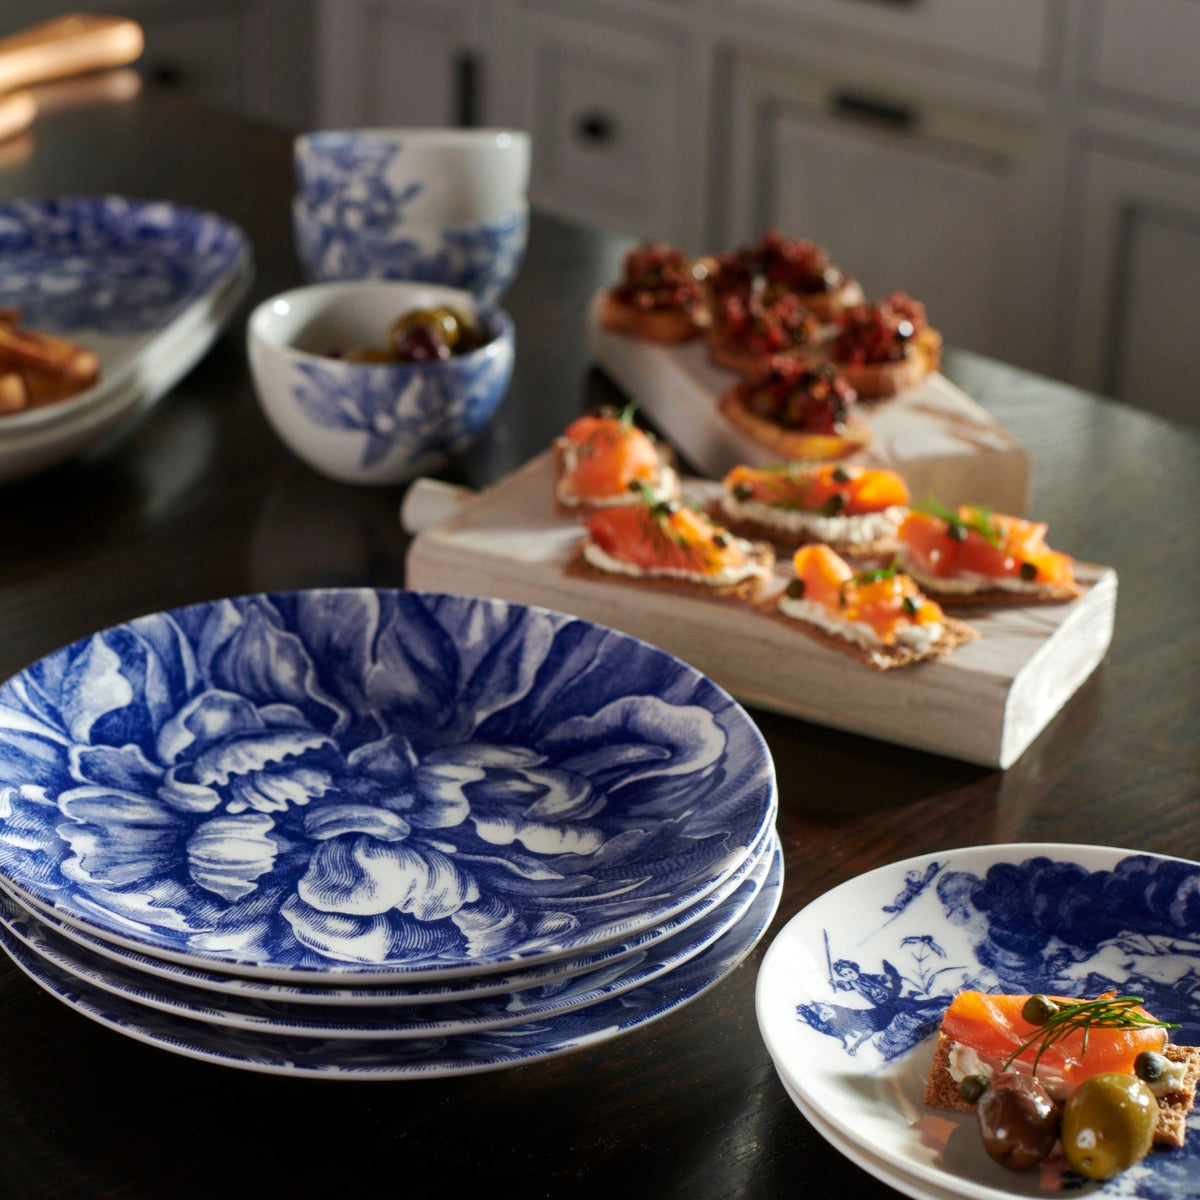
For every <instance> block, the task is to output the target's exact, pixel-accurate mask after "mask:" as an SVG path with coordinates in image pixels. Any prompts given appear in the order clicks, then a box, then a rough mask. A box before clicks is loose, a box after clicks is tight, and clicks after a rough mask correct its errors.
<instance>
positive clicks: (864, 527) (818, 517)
mask: <svg viewBox="0 0 1200 1200" xmlns="http://www.w3.org/2000/svg"><path fill="white" fill-rule="evenodd" d="M721 508H722V509H723V510H724V512H725V513H726V515H727V516H729V517H730V518H733V519H737V520H742V521H754V522H756V523H757V524H759V525H769V526H770V527H771V528H772V529H778V530H780V531H781V532H784V533H807V534H811V535H812V536H813V537H815V538H816V539H817V540H818V541H822V542H873V541H877V540H878V539H879V538H884V537H890V536H891V535H892V534H894V533H895V532H896V529H897V527H898V526H899V524H900V521H901V519H902V518H903V516H904V513H905V511H906V510H905V509H903V508H898V507H894V506H893V507H892V508H885V509H884V510H883V511H882V512H873V513H856V514H854V515H853V516H833V517H827V516H825V515H824V514H823V513H814V512H805V511H804V510H803V509H796V508H783V507H781V506H779V505H777V504H767V503H765V502H764V501H762V500H739V499H738V498H737V497H736V496H733V495H730V494H729V493H728V492H727V493H726V494H725V495H724V496H723V497H722V498H721Z"/></svg>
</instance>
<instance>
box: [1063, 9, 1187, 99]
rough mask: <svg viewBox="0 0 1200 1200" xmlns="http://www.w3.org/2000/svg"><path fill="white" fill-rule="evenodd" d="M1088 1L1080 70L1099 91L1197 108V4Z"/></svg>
mask: <svg viewBox="0 0 1200 1200" xmlns="http://www.w3.org/2000/svg"><path fill="white" fill-rule="evenodd" d="M1152 7H1153V20H1150V19H1148V17H1149V14H1148V13H1147V11H1146V9H1147V5H1146V3H1145V0H1094V3H1093V4H1092V5H1091V6H1089V7H1088V9H1087V15H1088V19H1089V24H1088V27H1087V41H1086V46H1087V51H1086V58H1085V64H1086V65H1085V70H1086V73H1087V78H1088V81H1089V82H1090V83H1092V84H1094V85H1097V86H1099V87H1101V88H1103V89H1105V90H1110V91H1115V92H1120V93H1123V94H1125V95H1128V96H1140V97H1143V98H1146V99H1150V100H1159V101H1162V102H1164V103H1166V104H1171V105H1173V106H1175V107H1177V108H1180V109H1181V110H1183V109H1191V110H1192V112H1191V114H1190V115H1191V116H1192V117H1194V116H1195V110H1197V109H1200V71H1198V70H1197V63H1198V61H1200V4H1197V3H1196V0H1154V4H1153V6H1152Z"/></svg>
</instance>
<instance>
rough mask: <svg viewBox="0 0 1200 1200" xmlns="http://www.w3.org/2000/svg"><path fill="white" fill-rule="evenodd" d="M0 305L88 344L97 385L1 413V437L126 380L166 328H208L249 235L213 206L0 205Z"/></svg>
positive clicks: (89, 201) (57, 417)
mask: <svg viewBox="0 0 1200 1200" xmlns="http://www.w3.org/2000/svg"><path fill="white" fill-rule="evenodd" d="M0 257H3V260H4V265H5V270H4V277H3V279H0V306H5V307H15V308H17V309H19V310H20V312H21V325H22V327H24V328H29V329H34V330H38V331H40V332H44V333H53V334H58V335H61V336H63V337H66V338H69V339H70V340H72V341H75V342H78V343H79V344H80V345H83V346H86V347H87V348H88V349H90V350H92V351H94V352H95V354H96V355H97V357H98V358H99V359H100V378H99V381H98V382H97V383H96V385H95V386H94V387H92V388H89V389H88V390H87V391H86V392H81V393H80V394H79V395H78V396H74V397H72V398H70V399H69V400H64V401H60V402H58V403H56V404H49V405H45V406H41V407H38V408H35V409H31V410H30V411H28V412H22V413H13V414H10V415H8V416H5V417H4V418H3V419H2V420H0V439H3V438H5V437H8V436H14V435H16V434H19V433H25V432H28V431H30V430H33V429H37V428H41V427H43V426H46V425H52V424H55V423H57V422H59V421H62V420H64V419H66V418H69V417H71V416H72V415H73V414H74V413H76V412H79V411H80V410H82V409H85V408H88V407H90V406H91V405H93V404H97V403H100V402H102V400H103V399H104V398H105V397H106V396H108V395H110V394H111V393H112V392H113V390H114V389H118V388H122V387H124V386H125V385H126V384H127V383H128V382H129V381H130V380H131V379H132V378H133V377H134V376H135V375H136V374H137V373H138V370H139V366H140V364H141V362H142V360H143V359H144V357H145V356H146V355H147V354H148V353H149V354H152V353H153V352H154V351H155V349H156V348H157V347H158V345H159V343H160V341H161V339H163V338H166V337H169V336H170V334H171V333H172V332H175V331H179V332H191V333H195V334H198V333H199V332H200V331H201V330H203V329H207V330H208V331H209V333H210V334H212V333H215V330H214V329H213V328H212V326H213V319H212V318H213V310H214V307H215V306H216V305H217V304H218V302H219V301H218V298H219V297H220V295H221V293H222V292H223V291H224V289H225V288H226V287H227V285H228V284H229V283H230V281H231V280H233V279H235V278H236V277H237V276H238V275H240V274H244V273H245V271H246V270H247V268H248V267H249V265H250V262H251V249H250V243H249V240H248V239H247V237H246V235H245V234H244V233H243V232H242V230H241V229H239V228H238V227H237V226H236V225H234V224H232V223H231V222H229V221H226V220H224V219H223V218H222V217H218V216H216V215H215V214H213V213H207V212H201V211H199V210H196V209H192V208H185V207H181V206H179V205H175V204H170V203H167V202H166V201H162V200H139V199H130V198H128V197H124V196H63V197H57V198H53V199H39V200H15V201H12V202H10V203H8V204H4V205H0Z"/></svg>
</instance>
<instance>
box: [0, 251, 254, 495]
mask: <svg viewBox="0 0 1200 1200" xmlns="http://www.w3.org/2000/svg"><path fill="white" fill-rule="evenodd" d="M253 278H254V270H253V267H252V266H251V265H250V264H248V263H247V264H246V265H245V266H244V268H243V269H242V270H240V271H239V272H238V273H237V274H236V275H235V276H234V277H233V278H232V279H230V280H229V281H228V282H226V283H225V285H224V286H223V287H222V288H221V289H220V291H219V292H218V293H216V294H215V295H214V296H213V297H212V303H211V305H208V304H205V305H204V306H202V307H203V313H204V319H203V320H199V319H195V318H196V316H197V314H195V313H191V314H189V315H188V317H187V318H185V319H183V320H181V321H179V322H178V324H177V325H176V326H175V327H173V328H172V329H171V330H170V331H169V332H168V333H166V334H164V335H163V336H162V337H161V338H159V339H157V340H156V341H155V343H154V345H153V346H150V347H147V348H146V351H145V353H144V354H142V355H141V356H139V358H138V360H137V362H136V364H135V365H134V369H133V370H132V371H130V372H126V373H125V374H124V376H123V378H124V382H123V383H120V384H119V385H118V386H112V385H111V384H108V385H106V386H105V387H104V389H103V391H101V392H97V393H96V394H95V396H94V397H93V399H92V401H90V402H89V403H87V404H86V405H84V406H82V407H75V406H74V405H75V401H74V400H72V401H67V402H64V403H63V404H61V405H58V404H56V405H48V406H47V407H46V408H45V409H38V410H36V411H37V412H38V413H42V412H45V413H47V414H48V415H49V414H50V413H51V411H52V410H57V409H59V408H62V409H64V411H63V413H61V414H57V415H56V417H55V419H54V420H52V421H44V422H42V423H40V424H37V425H33V426H32V427H28V428H21V429H15V430H8V429H7V427H6V426H5V422H6V421H7V420H8V418H0V482H6V481H10V480H15V479H21V478H24V477H26V476H28V475H32V474H34V473H35V472H37V471H41V470H45V469H47V468H49V467H53V466H57V465H58V464H59V463H62V462H66V461H67V460H68V459H70V458H74V457H76V456H81V455H84V456H86V455H90V454H92V453H93V452H102V451H103V450H104V449H105V448H106V447H107V446H108V445H110V444H111V443H112V442H113V441H114V440H115V439H117V438H119V437H121V436H123V434H124V433H126V432H127V431H128V430H129V429H130V428H131V427H132V426H134V425H135V424H136V423H137V422H138V421H139V420H140V419H141V418H142V417H143V416H145V415H146V413H148V412H149V411H150V410H151V409H152V408H153V407H154V406H155V405H156V404H157V403H158V402H159V401H160V400H161V399H162V398H163V397H164V396H165V395H166V394H167V393H168V392H169V391H170V390H171V389H172V388H173V387H174V386H175V385H176V384H177V383H178V382H179V381H180V380H181V379H182V378H183V377H184V376H185V375H186V374H187V373H188V371H190V370H191V369H192V367H194V366H195V365H196V363H198V362H199V361H200V360H201V359H202V358H203V357H204V355H205V354H206V353H207V352H208V350H209V348H210V347H211V345H212V343H213V342H214V341H215V339H216V338H217V336H218V335H219V334H220V332H221V330H222V329H223V328H224V327H225V325H226V324H227V323H228V322H229V320H230V318H231V317H232V316H233V314H234V312H235V311H236V309H237V306H238V305H239V304H240V303H241V301H242V299H243V298H244V297H245V295H246V292H247V291H248V290H249V287H250V284H251V282H252V281H253ZM21 415H22V414H14V418H13V419H16V418H17V417H20V416H21ZM30 415H32V414H30Z"/></svg>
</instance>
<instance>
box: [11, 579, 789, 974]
mask: <svg viewBox="0 0 1200 1200" xmlns="http://www.w3.org/2000/svg"><path fill="white" fill-rule="evenodd" d="M776 811H777V792H776V788H775V778H774V771H773V767H772V763H771V758H770V754H769V751H768V750H767V747H766V744H765V743H764V741H763V739H762V737H761V735H760V734H759V732H758V730H757V729H756V727H755V726H754V724H753V722H752V721H751V720H750V718H749V716H748V715H747V714H746V712H745V711H744V710H743V709H742V708H741V707H740V706H739V705H737V704H736V703H735V702H734V701H733V700H732V699H731V698H730V697H729V696H728V695H727V694H726V693H725V692H724V691H722V690H721V689H720V688H718V687H717V686H716V685H715V684H713V683H712V682H711V681H710V680H708V679H707V678H705V677H704V676H703V675H701V674H700V673H699V672H697V671H696V670H694V669H693V668H692V667H689V666H687V665H686V664H685V663H682V662H680V661H679V660H678V659H676V658H673V657H672V656H671V655H669V654H667V653H665V652H664V651H662V650H659V649H657V648H655V647H653V646H650V645H647V644H646V643H644V642H639V641H637V640H636V639H635V638H632V637H629V636H627V635H625V634H621V633H617V632H615V631H613V630H611V629H606V628H604V627H602V626H598V625H594V624H592V623H590V622H588V621H583V620H580V619H578V618H575V617H571V616H567V615H565V614H562V613H554V612H549V611H547V610H545V609H537V608H528V607H524V606H521V605H516V604H507V603H504V602H502V601H498V600H487V599H476V598H470V597H463V596H442V595H426V594H419V593H414V592H405V591H383V590H372V589H366V588H364V589H329V590H317V591H304V592H290V593H275V594H269V595H250V596H242V597H235V598H231V599H224V600H218V601H213V602H209V603H204V604H197V605H193V606H190V607H188V608H183V609H176V610H173V611H169V612H162V613H155V614H152V615H149V616H144V617H139V618H137V619H136V620H132V621H129V622H126V623H125V624H122V625H118V626H114V627H112V628H109V629H105V630H101V631H99V632H98V633H95V634H93V635H92V636H90V637H87V638H84V639H82V640H81V641H78V642H76V643H74V644H72V645H69V646H66V647H64V648H63V649H61V650H58V651H56V652H55V653H53V654H51V655H49V656H48V657H46V658H44V659H42V660H41V661H40V662H37V663H35V664H34V665H33V666H31V667H29V668H27V669H26V670H25V671H23V672H22V673H21V674H19V675H17V676H15V677H14V678H12V679H10V680H9V681H8V682H7V683H5V684H4V685H3V686H0V879H3V882H4V885H5V888H6V889H7V890H8V891H10V893H11V894H12V895H13V896H14V897H15V898H17V899H18V900H21V899H22V898H23V897H27V898H29V900H30V901H32V902H35V903H37V904H39V905H45V906H47V907H49V908H50V909H51V910H52V911H53V912H54V914H55V915H57V916H58V917H59V918H60V919H61V920H62V921H64V922H66V923H68V924H72V925H76V926H78V927H80V928H84V929H87V930H88V931H90V932H92V933H94V934H95V935H96V936H97V937H99V938H101V939H103V940H107V941H111V942H113V943H115V944H118V945H125V946H128V947H130V948H132V949H136V950H139V951H141V952H143V953H146V954H150V955H152V956H155V957H159V958H165V959H169V960H171V961H176V962H183V963H185V964H189V965H196V966H199V967H200V968H202V969H213V968H216V967H220V968H221V969H224V970H225V971H227V972H228V973H229V974H232V975H244V976H250V977H253V978H260V979H275V980H280V981H293V982H298V981H307V982H310V983H320V982H322V981H325V982H326V983H329V982H332V981H334V980H335V979H336V980H338V981H340V982H342V983H357V984H365V983H372V982H378V983H398V982H432V981H434V980H442V979H453V978H458V979H461V978H466V977H475V976H479V975H486V974H491V973H496V972H503V971H510V970H511V969H512V968H513V967H514V966H515V965H521V966H525V967H528V966H532V965H533V964H535V963H540V962H550V961H553V960H555V959H557V958H561V957H565V956H567V955H571V954H574V953H580V952H583V951H586V950H587V949H589V948H593V947H599V946H603V945H605V944H609V943H611V942H615V941H618V940H619V939H621V938H624V937H627V936H628V935H629V934H630V933H632V932H634V931H637V930H640V929H649V928H652V927H654V926H656V925H660V924H662V923H663V922H665V921H667V920H669V919H670V918H671V917H672V916H673V915H674V914H676V913H678V912H682V911H684V910H685V909H687V908H688V907H689V906H691V905H694V904H696V903H697V902H698V901H699V900H700V899H702V898H703V897H705V896H707V895H708V894H710V893H711V892H712V891H714V890H715V889H717V888H719V887H720V886H721V885H722V884H723V883H724V881H726V880H728V879H730V878H731V877H732V876H733V875H734V874H735V873H736V872H737V870H738V869H739V867H740V866H741V865H742V864H743V863H744V862H745V861H746V857H747V855H748V854H749V853H750V850H751V848H752V847H753V846H755V845H756V844H759V842H760V839H761V837H762V835H763V833H764V831H767V830H768V829H769V827H770V826H771V824H773V822H774V819H775V815H776Z"/></svg>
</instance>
